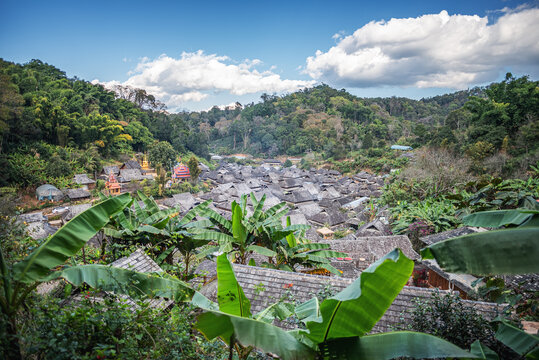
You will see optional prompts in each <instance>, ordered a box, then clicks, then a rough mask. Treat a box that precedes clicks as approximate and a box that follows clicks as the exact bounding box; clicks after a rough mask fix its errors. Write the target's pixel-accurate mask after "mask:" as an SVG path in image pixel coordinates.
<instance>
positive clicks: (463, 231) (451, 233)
mask: <svg viewBox="0 0 539 360" xmlns="http://www.w3.org/2000/svg"><path fill="white" fill-rule="evenodd" d="M477 231H478V229H477V228H473V227H470V226H464V227H460V228H457V229H451V230H448V231H444V232H441V233H437V234H432V235H427V236H423V237H421V238H419V240H421V241H422V242H423V243H425V244H426V245H432V244H434V243H437V242H440V241H442V240H447V239H451V238H454V237H457V236H462V235H467V234H472V233H475V232H477Z"/></svg>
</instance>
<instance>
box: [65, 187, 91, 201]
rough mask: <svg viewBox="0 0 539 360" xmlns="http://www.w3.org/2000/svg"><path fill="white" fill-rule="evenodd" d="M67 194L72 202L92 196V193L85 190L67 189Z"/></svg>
mask: <svg viewBox="0 0 539 360" xmlns="http://www.w3.org/2000/svg"><path fill="white" fill-rule="evenodd" d="M65 194H66V195H67V197H68V198H70V199H71V200H77V199H85V198H89V197H90V196H91V194H90V192H89V191H88V190H84V189H67V190H66V191H65Z"/></svg>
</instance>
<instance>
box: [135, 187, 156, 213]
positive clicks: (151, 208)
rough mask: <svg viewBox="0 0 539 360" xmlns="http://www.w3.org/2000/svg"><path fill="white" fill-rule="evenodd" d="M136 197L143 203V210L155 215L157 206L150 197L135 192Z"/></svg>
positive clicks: (140, 192)
mask: <svg viewBox="0 0 539 360" xmlns="http://www.w3.org/2000/svg"><path fill="white" fill-rule="evenodd" d="M137 195H138V196H139V198H140V200H142V202H143V203H144V205H145V206H146V207H145V210H146V211H148V212H149V213H156V212H158V211H159V205H157V203H156V202H155V200H154V199H153V198H151V197H147V196H146V195H145V194H144V193H143V192H142V191H137Z"/></svg>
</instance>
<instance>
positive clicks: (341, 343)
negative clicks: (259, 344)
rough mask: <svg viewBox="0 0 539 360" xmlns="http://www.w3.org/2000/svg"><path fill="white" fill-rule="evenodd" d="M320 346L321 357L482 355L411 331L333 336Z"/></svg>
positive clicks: (472, 357)
mask: <svg viewBox="0 0 539 360" xmlns="http://www.w3.org/2000/svg"><path fill="white" fill-rule="evenodd" d="M320 350H321V352H322V358H324V359H366V360H371V359H377V360H386V359H387V360H389V359H395V358H399V357H409V358H414V359H435V358H466V359H481V358H482V357H480V356H478V355H476V354H472V353H469V352H468V351H466V350H463V349H461V348H460V347H458V346H456V345H453V344H451V343H450V342H448V341H446V340H443V339H440V338H438V337H436V336H433V335H430V334H424V333H416V332H411V331H396V332H388V333H382V334H376V335H368V336H362V337H351V338H341V339H335V340H331V341H328V342H326V343H324V344H320Z"/></svg>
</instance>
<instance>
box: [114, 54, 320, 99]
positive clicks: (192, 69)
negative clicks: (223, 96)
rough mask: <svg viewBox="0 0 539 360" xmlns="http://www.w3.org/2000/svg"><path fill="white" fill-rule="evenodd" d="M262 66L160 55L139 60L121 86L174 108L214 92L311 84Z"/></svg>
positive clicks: (273, 89) (287, 88) (252, 62)
mask: <svg viewBox="0 0 539 360" xmlns="http://www.w3.org/2000/svg"><path fill="white" fill-rule="evenodd" d="M261 64H262V61H260V60H258V59H252V60H249V59H246V60H244V61H242V62H239V63H233V62H232V61H231V59H230V58H228V57H227V56H218V55H216V54H205V53H204V52H203V51H202V50H199V51H197V52H194V53H187V52H184V53H182V55H181V56H180V58H178V59H176V58H173V57H170V56H167V55H165V54H163V55H161V56H159V57H158V58H156V59H153V60H152V59H149V58H147V57H144V58H142V59H140V62H139V63H138V64H137V66H136V67H135V69H133V70H132V71H130V72H129V73H128V75H130V77H129V79H127V80H126V81H125V82H124V83H123V85H128V86H131V87H134V88H141V89H145V90H146V91H147V92H148V93H150V94H152V95H154V96H155V97H156V98H158V99H160V100H161V101H163V102H165V104H167V105H168V106H169V107H172V108H176V107H180V106H181V105H182V104H183V103H185V102H198V101H201V100H203V99H206V98H207V97H208V96H210V95H211V94H216V93H222V92H228V93H230V94H233V95H244V94H253V93H258V92H267V93H282V92H287V91H295V90H298V89H301V88H304V87H307V86H312V85H313V84H314V81H302V80H288V79H281V77H280V76H279V75H277V74H275V73H274V72H272V70H273V69H274V68H273V67H272V68H270V70H267V71H259V70H257V69H256V67H257V66H260V65H261ZM115 84H118V82H117V81H112V82H108V83H105V84H104V85H105V86H107V87H111V86H112V85H115Z"/></svg>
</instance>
